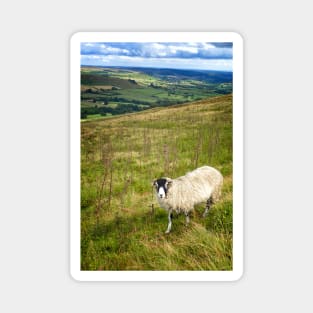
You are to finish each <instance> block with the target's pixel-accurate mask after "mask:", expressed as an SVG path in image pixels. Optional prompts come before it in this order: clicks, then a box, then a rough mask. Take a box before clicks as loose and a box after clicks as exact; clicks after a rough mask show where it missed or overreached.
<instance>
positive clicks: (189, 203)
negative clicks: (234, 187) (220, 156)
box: [153, 166, 223, 234]
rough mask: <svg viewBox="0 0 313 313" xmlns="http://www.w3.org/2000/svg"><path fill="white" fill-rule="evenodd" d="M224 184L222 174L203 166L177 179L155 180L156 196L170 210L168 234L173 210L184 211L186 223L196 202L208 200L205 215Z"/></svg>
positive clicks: (163, 178)
mask: <svg viewBox="0 0 313 313" xmlns="http://www.w3.org/2000/svg"><path fill="white" fill-rule="evenodd" d="M222 185H223V176H222V174H221V173H220V172H219V171H218V170H216V169H215V168H213V167H210V166H202V167H199V168H197V169H195V170H194V171H192V172H188V173H187V174H186V175H184V176H180V177H178V178H175V179H171V178H168V177H162V178H159V179H156V180H154V181H153V186H154V191H155V195H156V198H157V200H158V202H159V204H160V206H161V207H162V208H164V209H165V210H167V211H168V226H167V230H166V232H165V233H166V234H168V233H169V232H170V231H171V228H172V217H173V214H172V213H173V211H175V212H177V213H181V212H183V213H184V214H185V216H186V225H188V224H189V222H190V218H189V213H190V211H192V210H193V209H194V206H195V205H196V204H199V203H201V202H204V201H206V207H205V211H204V213H203V217H205V216H206V215H207V213H208V211H209V209H210V207H211V205H212V204H213V203H215V202H217V201H218V200H219V198H220V195H221V189H222Z"/></svg>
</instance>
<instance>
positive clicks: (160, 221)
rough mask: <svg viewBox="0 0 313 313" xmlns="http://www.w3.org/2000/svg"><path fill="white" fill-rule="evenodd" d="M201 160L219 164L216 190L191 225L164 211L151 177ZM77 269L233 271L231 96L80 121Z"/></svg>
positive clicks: (170, 174)
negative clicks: (214, 200)
mask: <svg viewBox="0 0 313 313" xmlns="http://www.w3.org/2000/svg"><path fill="white" fill-rule="evenodd" d="M202 165H211V166H214V167H216V168H218V169H219V170H220V171H221V172H222V174H223V176H224V179H225V184H224V187H223V195H222V200H221V202H220V203H218V204H216V205H215V206H214V207H213V208H212V209H211V211H210V212H209V215H208V216H207V218H205V219H203V218H202V217H201V215H202V212H203V208H204V206H203V205H202V206H201V205H200V206H199V207H197V208H196V210H195V212H194V213H193V215H192V217H191V221H192V222H191V225H190V226H189V227H186V226H185V225H184V217H183V216H176V217H175V218H174V220H173V229H172V233H171V234H170V235H165V234H164V231H165V229H166V225H167V215H166V212H164V211H163V210H162V209H161V208H159V207H158V205H157V202H156V201H155V199H154V197H153V195H152V188H151V182H152V181H153V179H154V178H157V177H161V176H168V177H177V176H180V175H184V174H185V173H186V172H187V171H189V170H193V169H194V168H196V167H199V166H202ZM81 257H82V258H81V268H82V270H230V269H231V268H232V96H231V95H226V96H220V97H216V98H210V99H207V100H201V101H197V102H193V103H190V104H187V105H179V106H174V107H167V108H155V109H151V110H147V111H143V112H140V113H134V114H128V115H123V116H118V117H112V118H107V119H99V120H95V121H88V122H83V123H81Z"/></svg>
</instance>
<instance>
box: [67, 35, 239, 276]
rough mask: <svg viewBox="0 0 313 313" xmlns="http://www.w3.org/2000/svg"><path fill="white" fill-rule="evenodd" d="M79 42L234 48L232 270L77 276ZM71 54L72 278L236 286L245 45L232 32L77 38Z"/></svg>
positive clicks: (100, 273) (78, 256)
mask: <svg viewBox="0 0 313 313" xmlns="http://www.w3.org/2000/svg"><path fill="white" fill-rule="evenodd" d="M81 42H232V43H233V270H232V271H81V270H80V266H81V262H80V66H81V64H80V44H81ZM70 45H71V52H70V58H71V60H70V65H71V67H70V79H71V81H70V88H71V91H70V273H71V276H72V277H73V278H74V279H75V280H78V281H235V280H238V279H240V278H241V277H242V275H243V205H244V203H243V39H242V37H241V36H240V35H239V34H237V33H234V32H79V33H75V34H74V35H73V36H72V37H71V43H70Z"/></svg>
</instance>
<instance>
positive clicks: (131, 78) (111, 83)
mask: <svg viewBox="0 0 313 313" xmlns="http://www.w3.org/2000/svg"><path fill="white" fill-rule="evenodd" d="M232 88H233V86H232V72H219V71H204V70H182V69H166V68H162V69H158V68H139V67H96V66H82V67H81V119H93V118H99V117H110V116H112V115H120V114H125V113H132V112H138V111H142V110H145V109H150V108H154V107H165V106H171V105H175V104H182V103H188V102H192V101H197V100H202V99H205V98H211V97H215V96H219V95H226V94H231V93H232Z"/></svg>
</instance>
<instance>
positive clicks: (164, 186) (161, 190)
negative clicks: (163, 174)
mask: <svg viewBox="0 0 313 313" xmlns="http://www.w3.org/2000/svg"><path fill="white" fill-rule="evenodd" d="M170 184H171V182H170V181H168V180H167V179H165V178H159V179H156V180H155V181H154V182H153V186H154V187H155V190H156V192H157V195H158V197H159V198H160V199H163V198H165V197H166V195H167V192H168V189H169V186H170Z"/></svg>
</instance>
